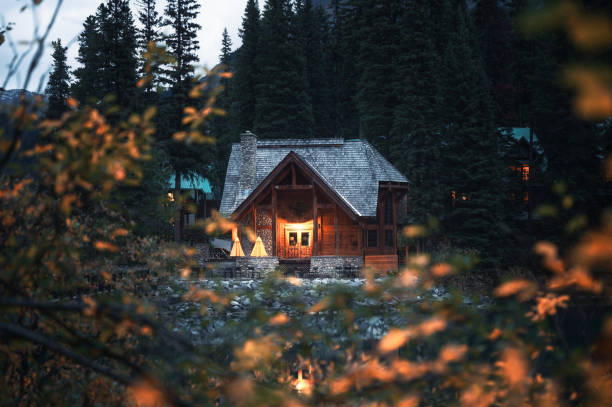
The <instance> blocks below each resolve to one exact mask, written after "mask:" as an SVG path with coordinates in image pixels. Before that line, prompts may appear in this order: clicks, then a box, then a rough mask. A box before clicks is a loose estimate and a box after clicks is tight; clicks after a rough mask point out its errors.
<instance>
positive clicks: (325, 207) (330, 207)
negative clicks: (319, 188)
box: [317, 202, 336, 209]
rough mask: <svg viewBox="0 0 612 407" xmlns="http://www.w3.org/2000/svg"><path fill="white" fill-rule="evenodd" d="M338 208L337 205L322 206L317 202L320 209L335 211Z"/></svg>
mask: <svg viewBox="0 0 612 407" xmlns="http://www.w3.org/2000/svg"><path fill="white" fill-rule="evenodd" d="M335 207H336V205H335V204H322V203H318V202H317V208H318V209H334V208H335Z"/></svg>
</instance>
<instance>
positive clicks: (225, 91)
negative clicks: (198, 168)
mask: <svg viewBox="0 0 612 407" xmlns="http://www.w3.org/2000/svg"><path fill="white" fill-rule="evenodd" d="M219 63H220V64H221V65H222V66H223V71H224V72H231V71H232V66H231V64H232V39H231V38H230V36H229V33H228V32H227V28H224V29H223V34H222V36H221V52H220V54H219ZM220 85H221V91H220V92H219V94H218V95H217V101H216V106H217V107H218V108H219V109H222V110H223V111H224V112H225V113H226V114H225V115H215V116H214V117H213V118H212V119H211V120H210V128H211V132H212V135H213V136H214V138H215V146H214V149H215V160H214V165H213V168H212V171H211V177H210V181H211V184H212V187H213V191H214V193H215V194H217V193H218V192H220V191H221V188H222V187H223V181H224V180H223V177H224V176H225V170H226V168H227V163H228V160H229V154H230V151H231V148H232V142H233V141H234V140H235V136H233V135H232V133H231V132H230V121H229V119H228V114H227V113H228V111H229V110H230V104H231V101H232V94H231V92H232V91H233V90H235V88H234V87H233V86H231V79H229V78H221V81H220Z"/></svg>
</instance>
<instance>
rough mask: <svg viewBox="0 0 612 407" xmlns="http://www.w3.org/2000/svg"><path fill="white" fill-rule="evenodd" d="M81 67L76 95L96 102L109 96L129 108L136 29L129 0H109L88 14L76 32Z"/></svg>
mask: <svg viewBox="0 0 612 407" xmlns="http://www.w3.org/2000/svg"><path fill="white" fill-rule="evenodd" d="M77 60H78V61H79V63H81V65H82V66H81V67H80V68H78V69H77V70H76V71H75V77H76V83H75V95H76V96H77V97H78V98H79V99H80V100H81V101H84V102H87V103H89V102H94V103H95V102H97V101H99V100H101V99H102V98H104V97H105V96H106V95H112V96H113V97H114V100H115V102H116V104H118V105H119V106H120V107H124V108H125V107H129V106H131V105H132V103H133V102H134V96H135V94H136V71H137V59H136V29H135V27H134V21H133V19H132V13H131V11H130V7H129V2H128V0H108V1H107V3H105V4H104V3H103V4H100V5H99V6H98V8H97V10H96V14H95V16H89V17H88V18H87V19H86V20H85V23H84V26H83V32H82V33H81V34H80V35H79V56H78V57H77Z"/></svg>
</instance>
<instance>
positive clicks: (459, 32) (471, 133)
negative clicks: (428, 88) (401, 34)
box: [442, 0, 503, 270]
mask: <svg viewBox="0 0 612 407" xmlns="http://www.w3.org/2000/svg"><path fill="white" fill-rule="evenodd" d="M452 10H454V15H453V17H454V26H455V27H456V30H455V31H454V32H453V33H452V35H451V37H450V38H451V40H450V41H449V43H448V47H447V50H446V54H445V56H444V61H445V64H444V66H443V69H444V72H443V78H444V81H443V86H444V96H445V98H444V106H445V107H446V109H445V114H444V115H443V119H444V123H443V133H442V136H443V138H444V143H445V148H444V150H443V155H442V165H443V168H442V171H443V179H444V182H445V184H446V185H447V186H448V189H449V190H448V194H449V197H450V198H451V202H450V204H449V208H448V212H447V214H446V217H445V219H444V223H443V224H444V227H445V231H446V233H447V235H448V236H449V237H450V239H451V241H452V242H453V244H454V245H456V246H458V247H463V248H472V249H477V250H478V251H479V252H480V256H481V259H482V267H483V268H484V269H488V270H491V269H492V268H493V267H495V266H496V265H497V264H498V262H499V260H500V256H501V251H502V248H501V243H502V240H501V239H503V237H502V233H501V230H500V219H501V199H502V198H503V196H502V190H501V188H500V186H501V159H500V156H499V154H498V151H499V149H498V139H497V130H496V127H495V125H494V121H493V114H492V109H491V105H492V103H491V99H490V97H489V94H488V88H487V77H486V74H485V71H484V68H483V64H482V59H481V56H480V55H479V49H478V47H477V46H475V40H474V36H473V32H472V28H471V26H470V23H469V20H468V15H467V10H466V9H465V3H463V2H462V1H461V0H459V1H457V2H454V8H453V9H452Z"/></svg>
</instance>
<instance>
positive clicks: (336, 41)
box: [329, 0, 359, 138]
mask: <svg viewBox="0 0 612 407" xmlns="http://www.w3.org/2000/svg"><path fill="white" fill-rule="evenodd" d="M356 14H357V10H356V9H355V8H353V7H351V6H350V4H348V0H332V2H331V35H330V46H329V59H330V61H329V65H330V71H331V72H330V78H331V83H332V85H331V88H332V92H333V93H332V101H333V104H334V116H335V122H336V125H335V128H336V131H335V134H336V135H338V136H340V137H344V138H356V137H359V113H358V111H357V104H356V97H355V95H356V93H357V78H358V75H359V71H358V70H357V64H356V58H357V50H358V46H359V43H358V42H356V41H355V38H354V32H355V30H356V29H357V27H358V24H357V23H356V20H357V18H356Z"/></svg>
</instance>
